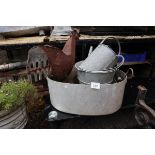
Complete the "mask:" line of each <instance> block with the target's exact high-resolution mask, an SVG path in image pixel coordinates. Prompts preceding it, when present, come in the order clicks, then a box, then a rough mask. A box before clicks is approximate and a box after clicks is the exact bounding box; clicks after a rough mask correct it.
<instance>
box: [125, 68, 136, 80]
mask: <svg viewBox="0 0 155 155" xmlns="http://www.w3.org/2000/svg"><path fill="white" fill-rule="evenodd" d="M129 72H131V74H129ZM126 75H127V78H128V79H132V78H133V77H134V76H135V75H134V71H133V69H132V68H129V69H128V70H127V72H126Z"/></svg>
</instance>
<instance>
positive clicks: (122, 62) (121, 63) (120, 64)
mask: <svg viewBox="0 0 155 155" xmlns="http://www.w3.org/2000/svg"><path fill="white" fill-rule="evenodd" d="M116 56H117V57H121V59H122V60H121V62H120V63H119V64H118V65H117V66H116V67H115V68H116V69H118V68H120V67H121V66H122V65H123V64H124V61H125V60H124V57H123V55H116Z"/></svg>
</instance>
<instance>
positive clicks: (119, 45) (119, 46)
mask: <svg viewBox="0 0 155 155" xmlns="http://www.w3.org/2000/svg"><path fill="white" fill-rule="evenodd" d="M109 38H111V39H115V41H116V42H117V44H118V48H119V51H118V55H120V54H121V44H120V42H119V40H118V39H117V38H116V37H106V38H105V39H103V40H102V41H101V42H100V44H99V45H101V44H103V43H104V42H105V41H106V40H107V39H109Z"/></svg>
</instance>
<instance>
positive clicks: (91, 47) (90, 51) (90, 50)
mask: <svg viewBox="0 0 155 155" xmlns="http://www.w3.org/2000/svg"><path fill="white" fill-rule="evenodd" d="M92 52H93V46H90V49H89V52H88V56H89V55H91V53H92Z"/></svg>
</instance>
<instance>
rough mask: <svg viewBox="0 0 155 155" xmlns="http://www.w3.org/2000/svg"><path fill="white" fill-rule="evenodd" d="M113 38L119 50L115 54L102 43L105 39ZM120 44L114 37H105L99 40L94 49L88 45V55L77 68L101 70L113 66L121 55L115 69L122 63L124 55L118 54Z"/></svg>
mask: <svg viewBox="0 0 155 155" xmlns="http://www.w3.org/2000/svg"><path fill="white" fill-rule="evenodd" d="M109 38H112V39H115V40H116V42H117V44H118V47H119V52H118V54H116V53H115V52H114V51H113V50H112V49H111V48H110V47H109V46H108V45H105V44H103V43H104V42H105V41H106V40H107V39H109ZM120 53H121V45H120V42H119V41H118V39H116V38H115V37H106V38H105V39H104V40H102V41H101V42H100V44H99V45H98V46H97V47H96V48H95V49H94V51H93V48H92V46H91V47H90V50H89V54H88V57H87V58H86V59H85V60H84V61H83V62H82V63H81V65H80V66H79V68H80V69H81V70H83V71H101V70H104V69H109V68H114V66H116V65H117V60H118V57H121V62H120V63H119V64H118V65H117V69H118V68H119V67H120V66H122V65H123V63H124V57H123V56H122V55H120Z"/></svg>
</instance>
